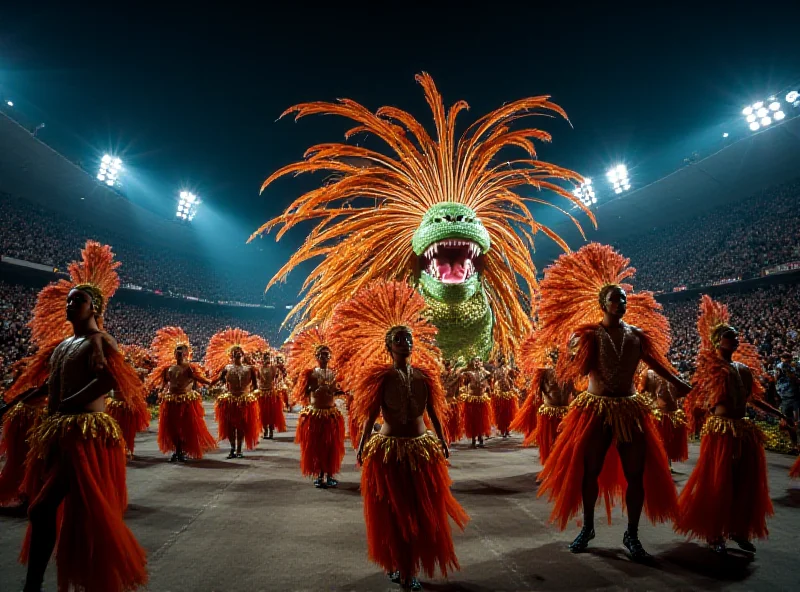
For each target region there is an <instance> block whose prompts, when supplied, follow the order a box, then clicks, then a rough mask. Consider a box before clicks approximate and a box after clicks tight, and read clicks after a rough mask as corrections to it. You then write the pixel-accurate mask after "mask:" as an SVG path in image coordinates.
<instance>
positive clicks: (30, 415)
mask: <svg viewBox="0 0 800 592" xmlns="http://www.w3.org/2000/svg"><path fill="white" fill-rule="evenodd" d="M44 414H45V408H44V407H42V406H38V405H28V404H27V403H17V404H16V405H14V407H13V408H12V409H11V411H9V412H8V413H7V414H6V417H5V419H4V420H3V422H8V423H9V424H10V423H11V422H12V421H16V420H17V418H23V417H24V418H25V419H26V420H35V419H36V418H38V417H41V416H42V415H44Z"/></svg>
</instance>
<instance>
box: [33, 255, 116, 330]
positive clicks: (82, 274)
mask: <svg viewBox="0 0 800 592" xmlns="http://www.w3.org/2000/svg"><path fill="white" fill-rule="evenodd" d="M119 266H120V262H119V261H114V253H113V252H112V251H111V247H110V246H109V245H101V244H100V243H98V242H96V241H92V240H89V241H86V246H85V247H84V248H83V249H82V250H81V261H73V262H72V263H70V264H69V267H68V271H69V276H70V279H68V280H67V279H61V280H58V281H57V282H53V283H52V284H50V285H48V286H45V287H44V288H43V289H42V290H41V292H39V295H38V297H37V298H36V305H35V306H34V307H33V318H32V319H31V321H30V323H29V326H30V328H31V341H33V342H34V343H36V344H42V343H47V342H48V341H50V340H54V339H56V338H60V339H62V340H63V339H66V338H67V337H69V336H70V335H72V326H71V325H70V324H69V322H67V317H66V314H65V312H64V308H65V306H66V302H67V294H69V292H70V290H72V289H73V288H75V287H76V286H87V285H88V286H90V287H91V289H92V290H93V291H97V292H99V294H100V296H99V300H98V301H97V302H96V304H97V305H98V306H99V310H97V312H98V317H97V323H98V326H99V327H100V329H101V330H102V316H101V315H102V314H103V312H105V307H106V305H107V304H108V301H109V299H110V298H111V297H112V296H113V295H114V293H115V292H116V291H117V288H119V275H117V271H116V270H117V268H118V267H119Z"/></svg>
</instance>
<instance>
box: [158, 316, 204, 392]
mask: <svg viewBox="0 0 800 592" xmlns="http://www.w3.org/2000/svg"><path fill="white" fill-rule="evenodd" d="M179 345H182V346H185V347H186V348H187V352H186V361H187V362H190V363H191V359H192V344H191V343H190V342H189V337H188V336H187V335H186V333H185V332H184V330H183V329H181V328H180V327H162V328H161V329H159V330H158V331H156V335H155V337H154V338H153V342H152V343H151V344H150V355H151V356H152V357H153V359H154V360H155V363H156V367H155V369H154V370H153V371H152V372H151V373H150V376H149V377H148V379H147V386H148V388H149V389H154V388H160V387H162V386H164V371H165V370H167V369H168V368H169V367H170V366H172V365H173V364H174V363H175V349H177V347H178V346H179ZM191 365H192V370H193V371H194V372H195V375H199V376H204V374H205V372H204V371H203V368H202V367H201V366H200V365H199V364H194V363H192V364H191Z"/></svg>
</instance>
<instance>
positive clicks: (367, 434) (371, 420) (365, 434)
mask: <svg viewBox="0 0 800 592" xmlns="http://www.w3.org/2000/svg"><path fill="white" fill-rule="evenodd" d="M380 412H381V408H380V407H376V408H375V411H373V412H372V413H370V414H369V417H368V418H367V421H365V422H364V426H363V427H362V428H361V442H359V443H358V454H357V455H356V460H357V461H358V464H359V465H360V464H362V461H363V458H362V454H363V453H364V446H366V445H367V442H369V439H370V438H371V437H372V427H373V426H374V425H375V422H376V421H377V419H378V414H379V413H380Z"/></svg>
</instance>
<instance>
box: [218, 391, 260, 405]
mask: <svg viewBox="0 0 800 592" xmlns="http://www.w3.org/2000/svg"><path fill="white" fill-rule="evenodd" d="M255 402H256V396H255V395H254V394H253V393H245V394H244V395H232V394H231V393H223V394H221V395H220V396H219V397H217V403H227V404H229V405H250V404H251V403H255Z"/></svg>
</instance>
